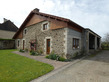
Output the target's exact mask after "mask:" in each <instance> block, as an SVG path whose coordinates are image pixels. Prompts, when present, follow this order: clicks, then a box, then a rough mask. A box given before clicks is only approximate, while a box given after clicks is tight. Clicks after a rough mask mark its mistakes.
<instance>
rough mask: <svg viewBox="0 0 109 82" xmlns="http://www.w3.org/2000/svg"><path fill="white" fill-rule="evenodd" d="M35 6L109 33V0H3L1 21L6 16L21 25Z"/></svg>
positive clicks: (1, 2) (102, 32)
mask: <svg viewBox="0 0 109 82" xmlns="http://www.w3.org/2000/svg"><path fill="white" fill-rule="evenodd" d="M34 8H39V9H40V12H43V13H48V14H53V15H57V16H61V17H65V18H69V19H71V20H72V21H74V22H76V23H77V24H79V25H81V26H82V27H84V28H90V29H91V30H93V31H94V32H96V33H97V34H99V35H100V36H102V37H103V36H104V34H106V33H107V32H108V33H109V0H1V1H0V23H2V22H3V18H6V19H9V20H11V21H12V22H14V24H15V25H16V26H18V27H20V25H21V24H22V23H23V21H24V20H25V18H26V17H27V15H28V14H29V13H30V11H31V10H33V9H34Z"/></svg>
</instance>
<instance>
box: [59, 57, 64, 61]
mask: <svg viewBox="0 0 109 82" xmlns="http://www.w3.org/2000/svg"><path fill="white" fill-rule="evenodd" d="M65 60H66V59H65V58H63V57H59V58H58V61H65Z"/></svg>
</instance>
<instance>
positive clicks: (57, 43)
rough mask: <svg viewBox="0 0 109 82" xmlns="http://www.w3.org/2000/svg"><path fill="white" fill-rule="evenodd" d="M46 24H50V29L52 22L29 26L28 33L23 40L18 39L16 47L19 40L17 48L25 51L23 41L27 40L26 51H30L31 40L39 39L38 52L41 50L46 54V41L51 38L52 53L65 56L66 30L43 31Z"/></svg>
mask: <svg viewBox="0 0 109 82" xmlns="http://www.w3.org/2000/svg"><path fill="white" fill-rule="evenodd" d="M44 23H49V27H50V22H48V21H43V22H40V23H37V24H34V25H31V26H28V27H27V28H26V29H27V33H26V34H23V38H22V39H17V40H16V45H17V42H18V40H19V41H20V44H19V47H18V46H17V48H19V49H23V40H25V49H29V50H30V43H29V42H30V40H32V39H35V40H36V39H37V44H36V45H37V50H38V49H39V50H40V49H41V50H42V51H43V52H44V54H46V39H47V38H50V40H51V44H50V45H51V48H50V52H52V51H54V52H55V53H57V54H59V55H62V54H64V49H65V46H64V43H65V41H64V38H65V35H64V32H65V29H57V30H50V29H48V30H46V31H43V30H42V25H43V24H44Z"/></svg>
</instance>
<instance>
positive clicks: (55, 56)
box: [46, 53, 66, 61]
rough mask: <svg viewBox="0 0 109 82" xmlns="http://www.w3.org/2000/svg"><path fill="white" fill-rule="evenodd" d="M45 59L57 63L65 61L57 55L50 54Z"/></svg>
mask: <svg viewBox="0 0 109 82" xmlns="http://www.w3.org/2000/svg"><path fill="white" fill-rule="evenodd" d="M46 58H48V59H52V60H57V61H65V60H66V59H65V58H63V57H61V56H59V55H57V54H54V53H50V54H49V55H47V56H46Z"/></svg>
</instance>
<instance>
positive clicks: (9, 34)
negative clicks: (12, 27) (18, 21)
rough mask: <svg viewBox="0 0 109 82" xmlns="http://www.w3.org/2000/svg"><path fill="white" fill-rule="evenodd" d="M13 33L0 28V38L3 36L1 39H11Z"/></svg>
mask: <svg viewBox="0 0 109 82" xmlns="http://www.w3.org/2000/svg"><path fill="white" fill-rule="evenodd" d="M14 34H15V32H11V31H5V30H0V38H3V39H12V37H13V36H14Z"/></svg>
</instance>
